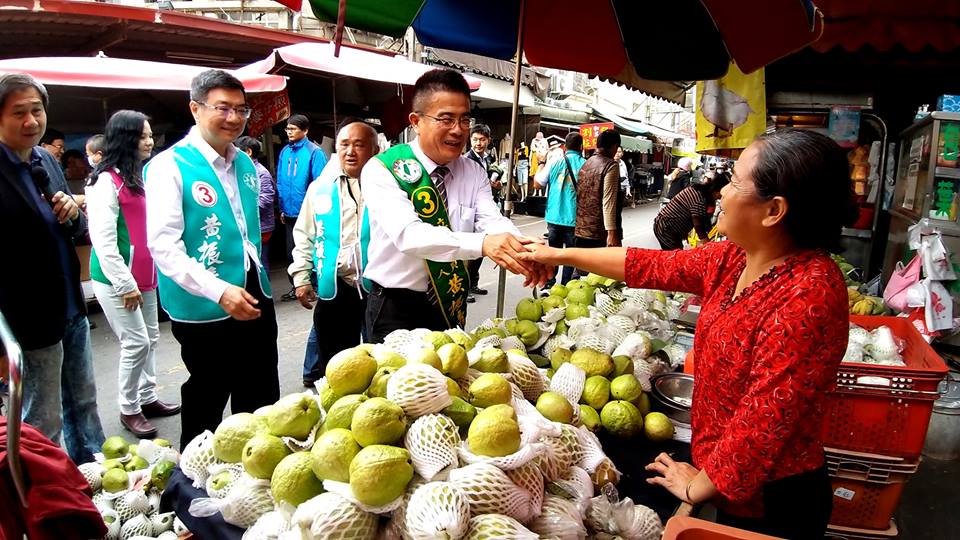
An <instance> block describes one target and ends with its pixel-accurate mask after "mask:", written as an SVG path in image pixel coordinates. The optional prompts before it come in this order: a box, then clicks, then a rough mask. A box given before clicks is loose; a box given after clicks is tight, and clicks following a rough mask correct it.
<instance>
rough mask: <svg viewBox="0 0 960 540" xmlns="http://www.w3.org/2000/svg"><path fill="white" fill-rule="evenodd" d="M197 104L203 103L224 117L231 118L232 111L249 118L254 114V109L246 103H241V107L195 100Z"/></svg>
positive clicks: (202, 104)
mask: <svg viewBox="0 0 960 540" xmlns="http://www.w3.org/2000/svg"><path fill="white" fill-rule="evenodd" d="M194 103H196V104H197V105H201V106H203V107H205V108H207V109H211V110H214V111H217V112H218V113H220V116H223V117H224V118H230V113H234V114H236V115H237V116H239V117H240V118H243V119H244V120H247V119H249V118H250V115H251V114H253V109H251V108H250V107H247V106H246V105H240V106H239V107H231V106H229V105H210V104H209V103H204V102H202V101H194Z"/></svg>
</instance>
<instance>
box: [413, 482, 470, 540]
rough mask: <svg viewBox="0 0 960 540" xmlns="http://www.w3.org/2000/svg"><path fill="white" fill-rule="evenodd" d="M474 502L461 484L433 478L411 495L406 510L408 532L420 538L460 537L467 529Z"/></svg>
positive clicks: (415, 537) (428, 539) (429, 539)
mask: <svg viewBox="0 0 960 540" xmlns="http://www.w3.org/2000/svg"><path fill="white" fill-rule="evenodd" d="M469 521H470V503H469V501H468V500H467V496H466V495H465V494H464V493H463V491H462V490H461V489H460V488H458V487H457V486H455V485H453V484H451V483H449V482H430V483H428V484H424V485H422V486H420V487H419V488H417V490H416V491H414V492H413V495H411V496H410V501H409V502H408V503H407V507H406V511H405V523H406V528H407V532H408V534H409V535H410V536H411V537H412V538H414V539H417V540H420V539H423V540H433V539H440V538H460V537H461V536H463V535H464V534H465V533H466V532H467V525H468V523H469Z"/></svg>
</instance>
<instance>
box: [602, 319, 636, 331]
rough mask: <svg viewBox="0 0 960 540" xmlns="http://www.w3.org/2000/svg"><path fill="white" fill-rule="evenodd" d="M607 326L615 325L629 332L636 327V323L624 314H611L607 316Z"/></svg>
mask: <svg viewBox="0 0 960 540" xmlns="http://www.w3.org/2000/svg"><path fill="white" fill-rule="evenodd" d="M607 326H615V327H617V328H619V329H620V330H623V331H624V332H626V333H628V334H629V333H630V332H633V331H634V330H635V329H636V328H637V323H636V322H634V320H633V319H631V318H630V317H626V316H624V315H611V316H609V317H607Z"/></svg>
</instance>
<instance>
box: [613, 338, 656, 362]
mask: <svg viewBox="0 0 960 540" xmlns="http://www.w3.org/2000/svg"><path fill="white" fill-rule="evenodd" d="M650 350H651V347H650V338H649V337H647V336H646V335H645V334H642V333H639V332H631V333H629V334H627V335H626V336H624V338H623V341H621V342H620V344H619V345H617V348H616V349H614V351H613V356H629V357H630V358H632V359H634V360H641V359H644V358H646V357H648V356H650Z"/></svg>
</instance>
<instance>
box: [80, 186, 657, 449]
mask: <svg viewBox="0 0 960 540" xmlns="http://www.w3.org/2000/svg"><path fill="white" fill-rule="evenodd" d="M657 206H658V205H657V204H655V203H649V204H646V205H642V206H639V207H637V208H635V209H631V208H626V209H624V211H623V223H624V231H625V234H624V244H625V245H627V246H637V247H650V248H656V247H658V244H657V241H656V238H654V236H653V229H652V226H653V218H654V217H655V216H656V212H657ZM514 222H515V223H516V224H517V226H518V227H519V228H520V230H521V232H523V233H524V234H526V235H528V236H534V237H539V236H540V235H542V234H544V233H545V232H546V230H547V225H546V223H545V222H544V221H543V219H542V218H537V217H530V216H515V217H514ZM270 277H271V283H272V284H273V291H274V298H277V299H279V296H280V295H281V294H283V293H285V292H286V291H287V290H289V282H288V281H287V277H286V273H285V269H284V268H280V267H275V268H272V269H271V276H270ZM498 277H499V269H498V268H496V267H495V266H494V265H493V263H492V262H490V261H489V260H486V261H484V263H483V265H482V266H481V268H480V287H481V288H483V289H487V290H488V291H489V294H487V295H483V296H477V302H476V303H473V304H468V311H467V327H468V328H469V329H472V328H474V327H476V326H477V325H478V324H480V323H481V322H483V321H484V320H485V319H487V318H490V317H493V316H495V314H496V308H497V282H498ZM530 294H531V290H530V289H525V288H524V287H523V280H522V279H521V278H520V277H519V276H515V275H513V274H510V273H507V279H506V287H505V295H504V297H505V301H504V314H505V315H506V316H508V317H510V316H513V309H514V306H516V305H517V302H519V301H520V300H521V299H522V298H524V297H526V296H527V295H530ZM276 308H277V324H278V326H279V338H278V341H277V348H278V351H279V356H280V365H279V370H280V394H281V395H285V394H289V393H293V392H298V391H301V390H303V384H302V371H301V370H302V367H303V355H304V348H305V345H306V341H307V334H308V333H309V332H310V325H311V323H312V316H311V315H312V312H311V311H309V310H306V309H304V308H303V307H301V306H300V304H299V303H297V302H280V301H279V300H278V301H277V302H276ZM90 320H91V321H93V322H96V324H97V327H96V328H95V329H93V330H91V332H90V334H91V340H92V344H93V361H94V370H95V373H96V380H97V401H98V404H99V410H100V419H101V420H102V422H103V430H104V432H105V433H106V435H107V436H108V437H109V436H111V435H122V436H124V437H125V438H127V439H128V440H130V439H132V438H133V436H132V434H130V433H129V432H127V431H125V430H124V429H123V427H122V426H121V425H120V420H119V419H120V409H119V406H118V405H117V363H118V359H119V357H120V346H119V344H118V342H117V339H116V337H115V336H114V335H113V332H112V331H111V330H110V327H109V325H108V324H107V321H106V319H105V318H104V316H103V313H99V312H98V313H93V314H91V315H90ZM223 369H224V370H228V369H231V367H230V365H229V362H225V363H224V367H223ZM186 378H187V371H186V369H185V368H184V366H183V363H182V362H181V360H180V347H179V345H178V343H177V342H176V340H174V339H173V335H172V333H171V332H170V323H161V324H160V344H159V347H158V351H157V383H158V393H159V396H160V399H161V400H163V401H166V402H179V401H180V385H181V384H182V383H183V382H184V381H185V380H186ZM224 414H225V415H228V414H229V407H227V410H226V411H225V413H224ZM151 421H152V422H153V423H154V424H155V425H156V426H157V427H158V428H159V433H158V435H157V436H158V437H162V438H164V439H168V440H170V441H173V443H174V444H176V443H177V441H179V440H180V417H179V416H172V417H169V418H157V419H153V420H151Z"/></svg>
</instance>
